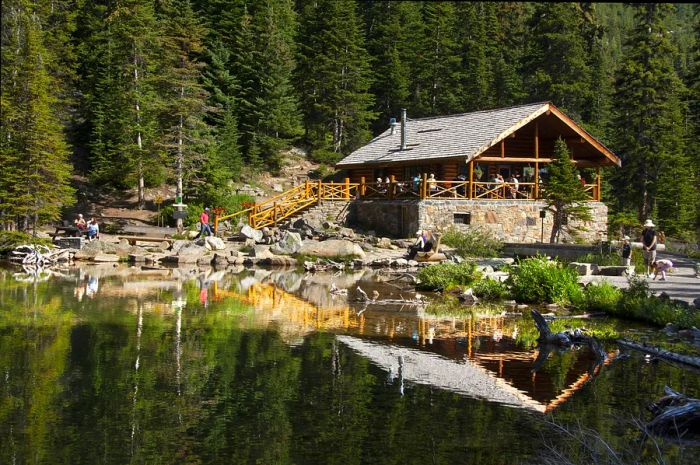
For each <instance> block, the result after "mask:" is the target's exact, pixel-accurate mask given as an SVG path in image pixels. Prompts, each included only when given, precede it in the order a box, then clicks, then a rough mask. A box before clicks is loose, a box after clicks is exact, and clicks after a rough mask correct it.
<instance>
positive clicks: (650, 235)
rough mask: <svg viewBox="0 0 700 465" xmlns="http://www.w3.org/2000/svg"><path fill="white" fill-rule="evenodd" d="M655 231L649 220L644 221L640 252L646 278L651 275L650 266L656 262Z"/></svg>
mask: <svg viewBox="0 0 700 465" xmlns="http://www.w3.org/2000/svg"><path fill="white" fill-rule="evenodd" d="M656 241H657V238H656V230H655V229H654V223H653V222H652V221H651V220H646V222H645V223H644V229H643V230H642V251H643V253H644V266H645V267H646V276H647V278H648V277H649V275H650V274H651V269H652V264H653V263H654V262H655V261H656Z"/></svg>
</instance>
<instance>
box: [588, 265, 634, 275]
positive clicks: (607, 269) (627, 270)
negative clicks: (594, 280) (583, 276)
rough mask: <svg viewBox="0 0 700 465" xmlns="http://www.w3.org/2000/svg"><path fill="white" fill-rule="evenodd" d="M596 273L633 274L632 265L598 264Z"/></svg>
mask: <svg viewBox="0 0 700 465" xmlns="http://www.w3.org/2000/svg"><path fill="white" fill-rule="evenodd" d="M596 274H598V275H602V276H632V275H633V274H634V265H630V266H599V267H598V270H597V272H596Z"/></svg>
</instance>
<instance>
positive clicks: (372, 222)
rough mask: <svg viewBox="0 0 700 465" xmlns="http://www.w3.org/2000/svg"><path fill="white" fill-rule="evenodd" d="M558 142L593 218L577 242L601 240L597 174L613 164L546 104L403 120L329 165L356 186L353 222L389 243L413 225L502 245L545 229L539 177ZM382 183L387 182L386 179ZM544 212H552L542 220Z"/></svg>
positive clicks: (603, 222) (533, 238)
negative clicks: (476, 231)
mask: <svg viewBox="0 0 700 465" xmlns="http://www.w3.org/2000/svg"><path fill="white" fill-rule="evenodd" d="M558 138H562V139H563V140H564V141H565V142H566V144H567V146H568V148H569V151H570V154H571V158H572V160H573V162H574V163H575V164H576V166H577V168H578V169H579V174H580V176H581V182H582V188H583V189H584V190H585V192H586V194H587V196H588V199H589V206H590V208H591V211H592V214H593V218H594V219H593V221H590V222H586V224H581V225H572V226H576V228H575V229H577V230H578V231H579V234H578V237H577V238H571V237H570V238H569V239H570V240H573V239H577V240H583V241H586V242H595V241H600V240H605V239H607V207H606V206H605V204H603V203H602V202H601V201H600V200H601V168H603V167H606V166H620V164H621V163H620V159H619V158H618V157H617V156H616V155H615V154H614V153H613V152H612V151H611V150H610V149H608V148H607V147H605V145H603V144H602V143H601V142H600V141H599V140H597V139H596V138H594V137H593V136H592V135H590V134H589V133H588V132H587V131H586V130H585V129H583V128H582V127H581V126H580V125H578V124H577V123H576V122H574V121H573V120H572V119H571V118H570V117H568V116H567V115H566V114H564V113H563V112H562V111H561V110H560V109H558V108H557V107H556V106H554V105H553V104H552V103H551V102H540V103H531V104H527V105H519V106H514V107H509V108H501V109H494V110H484V111H477V112H472V113H463V114H457V115H450V116H441V117H431V118H420V119H408V118H407V116H406V111H405V110H402V116H401V121H400V125H399V124H397V123H396V122H395V121H392V123H391V124H390V127H389V128H388V129H387V130H386V131H384V132H383V133H382V134H380V135H379V136H377V137H375V138H374V139H372V140H371V141H370V142H369V143H368V144H366V145H365V146H363V147H360V148H359V149H357V150H355V151H354V152H352V153H351V154H350V155H348V156H347V157H345V158H344V159H342V160H341V161H340V162H338V163H337V164H336V168H337V169H341V170H345V172H346V173H347V177H348V178H349V180H350V182H351V183H353V184H358V185H359V187H358V194H357V201H356V202H353V207H354V208H353V214H352V217H353V219H354V221H355V222H356V223H359V224H360V225H361V226H363V227H366V228H369V229H374V230H376V231H377V232H378V233H382V234H388V235H392V236H395V237H408V236H411V235H412V234H413V232H414V231H415V230H417V229H424V228H430V229H437V230H443V229H445V228H447V227H449V226H452V225H454V226H456V227H458V228H466V229H469V228H474V227H481V228H485V229H488V230H490V231H491V232H492V233H494V235H495V236H496V237H499V238H500V239H501V240H503V241H506V242H537V241H539V240H541V239H542V235H541V229H542V228H550V227H551V218H547V215H546V214H543V213H542V211H543V210H542V209H543V207H544V206H545V204H544V202H543V200H542V194H543V181H544V180H546V178H547V175H548V172H547V171H548V170H547V165H548V164H549V163H551V162H552V157H553V152H554V144H555V141H556V140H557V139H558ZM387 181H388V182H387ZM550 216H551V215H550Z"/></svg>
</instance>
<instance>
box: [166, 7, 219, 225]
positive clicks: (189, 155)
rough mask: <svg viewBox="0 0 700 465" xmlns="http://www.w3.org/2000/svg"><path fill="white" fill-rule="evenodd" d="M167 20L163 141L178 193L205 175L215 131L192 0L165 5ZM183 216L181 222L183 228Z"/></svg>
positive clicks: (199, 27)
mask: <svg viewBox="0 0 700 465" xmlns="http://www.w3.org/2000/svg"><path fill="white" fill-rule="evenodd" d="M159 14H160V18H161V21H162V23H163V24H164V37H163V52H164V54H163V58H164V60H163V70H162V72H161V74H160V82H159V86H160V92H161V96H162V98H163V99H164V102H165V103H164V105H163V106H162V113H161V127H162V128H163V131H164V132H163V138H162V143H163V145H164V146H165V148H166V149H167V151H168V153H169V154H170V155H171V157H172V158H171V159H172V161H173V165H174V167H175V179H176V196H178V197H181V196H182V195H183V193H184V187H185V184H188V187H193V186H190V184H196V183H197V182H199V181H200V180H201V179H200V178H201V176H202V170H203V167H204V165H205V163H206V154H207V153H208V152H209V150H211V142H212V140H211V133H210V131H209V128H208V126H207V125H206V123H205V122H204V117H205V114H206V111H207V105H206V103H207V98H208V94H207V92H206V90H205V89H204V88H203V86H202V84H201V81H202V68H203V67H204V66H205V65H204V63H203V62H201V61H200V57H201V55H202V53H203V52H204V46H203V42H202V41H203V37H204V33H205V30H204V28H203V27H202V25H201V24H200V23H199V21H198V19H197V18H196V17H195V15H194V12H193V11H192V6H191V3H190V2H189V0H168V1H164V2H161V4H160V11H159ZM181 221H182V220H178V227H181Z"/></svg>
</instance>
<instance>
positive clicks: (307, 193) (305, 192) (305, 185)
mask: <svg viewBox="0 0 700 465" xmlns="http://www.w3.org/2000/svg"><path fill="white" fill-rule="evenodd" d="M304 198H305V199H308V198H309V179H308V178H307V179H306V181H305V182H304Z"/></svg>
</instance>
